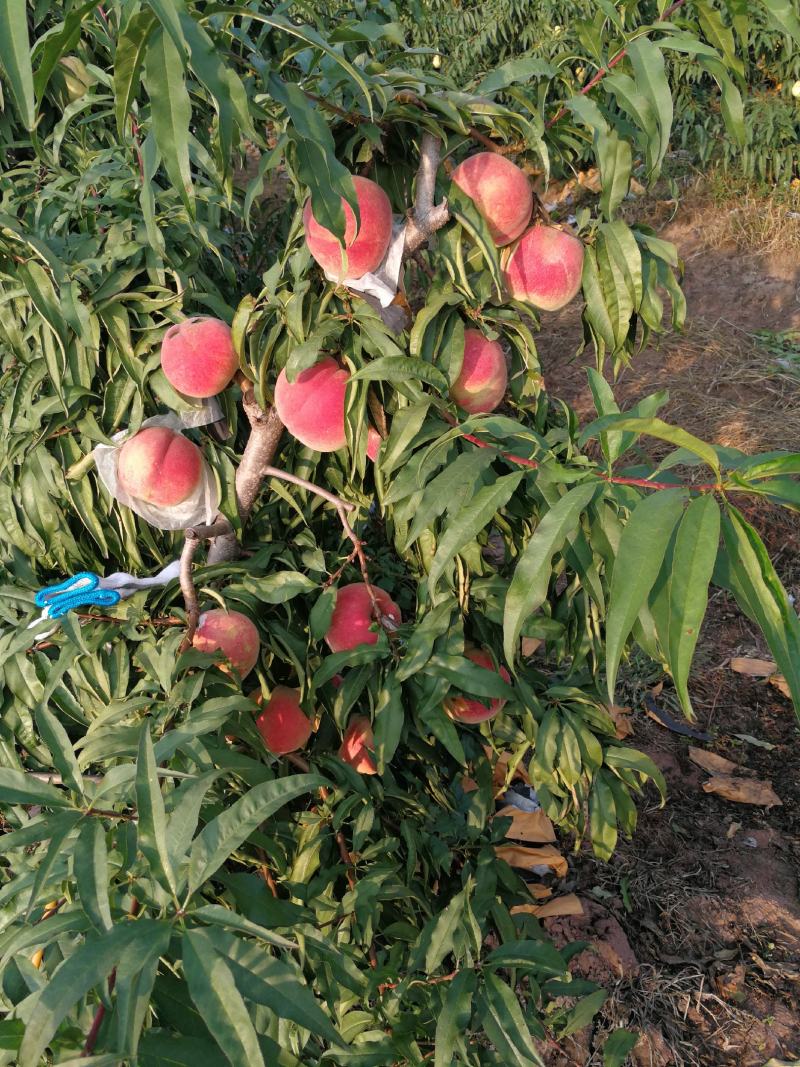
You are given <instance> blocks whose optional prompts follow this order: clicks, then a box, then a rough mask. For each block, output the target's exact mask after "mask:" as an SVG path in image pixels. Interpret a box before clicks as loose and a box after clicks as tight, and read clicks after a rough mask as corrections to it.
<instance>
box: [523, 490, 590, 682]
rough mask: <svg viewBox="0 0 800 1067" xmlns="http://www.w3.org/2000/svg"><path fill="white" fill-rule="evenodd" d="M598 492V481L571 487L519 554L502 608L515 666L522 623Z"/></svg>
mask: <svg viewBox="0 0 800 1067" xmlns="http://www.w3.org/2000/svg"><path fill="white" fill-rule="evenodd" d="M597 492H598V487H597V485H596V484H595V483H591V484H584V485H576V486H575V487H574V488H573V489H570V490H569V492H567V493H566V494H565V495H564V496H563V497H562V498H561V499H560V500H559V502H558V503H557V504H556V505H554V507H552V508H551V509H550V511H548V512H547V514H546V515H545V516H544V518H543V519H542V521H541V522H540V523H539V525H538V526H537V527H536V530H535V531H534V534H533V536H532V537H531V539H530V541H528V543H527V545H526V546H525V549H524V551H523V553H522V555H521V556H520V559H519V562H518V563H517V566H516V569H515V571H514V576H513V577H512V579H511V584H510V585H509V587H508V593H507V594H506V601H505V608H504V611H503V650H504V654H505V657H506V661H507V662H508V663H509V664H510V665H512V666H513V664H514V660H515V658H516V649H517V641H518V640H519V635H520V633H521V632H522V626H523V623H524V622H525V620H526V619H527V618H529V616H531V615H532V614H533V613H534V612H535V611H536V610H537V608H539V607H541V605H542V604H543V603H544V601H545V598H546V597H547V590H548V587H549V585H550V577H551V574H552V560H553V556H554V555H555V554H556V552H558V551H559V549H560V548H561V547H562V546H563V544H564V542H565V541H566V539H567V535H568V534H569V533H570V532H571V531H572V530H574V529H575V528H576V527H577V526H578V524H579V522H580V516H581V512H582V511H583V510H584V509H585V508H586V507H588V505H589V502H590V501H591V499H592V497H593V496H594V495H595V493H597Z"/></svg>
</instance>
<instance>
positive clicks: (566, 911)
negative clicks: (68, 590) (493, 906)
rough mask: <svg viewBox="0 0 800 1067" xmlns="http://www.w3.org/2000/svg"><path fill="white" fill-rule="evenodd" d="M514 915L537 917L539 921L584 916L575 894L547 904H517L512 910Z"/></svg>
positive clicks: (549, 901)
mask: <svg viewBox="0 0 800 1067" xmlns="http://www.w3.org/2000/svg"><path fill="white" fill-rule="evenodd" d="M511 914H512V915H535V916H536V917H537V918H538V919H552V918H555V917H556V916H565V915H583V905H582V904H581V902H580V900H579V899H578V897H576V896H575V894H574V893H567V894H566V895H565V896H563V897H555V898H554V899H553V900H548V901H547V903H546V904H517V905H516V907H514V908H511Z"/></svg>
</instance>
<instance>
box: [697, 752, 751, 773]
mask: <svg viewBox="0 0 800 1067" xmlns="http://www.w3.org/2000/svg"><path fill="white" fill-rule="evenodd" d="M689 759H690V760H691V761H692V763H696V764H697V766H698V767H702V768H703V770H704V771H708V773H709V774H734V773H735V772H736V771H738V770H739V767H738V765H737V764H736V763H734V762H733V761H732V760H729V759H725V757H724V756H719V755H717V753H716V752H708V751H707V750H706V749H704V748H693V747H690V748H689Z"/></svg>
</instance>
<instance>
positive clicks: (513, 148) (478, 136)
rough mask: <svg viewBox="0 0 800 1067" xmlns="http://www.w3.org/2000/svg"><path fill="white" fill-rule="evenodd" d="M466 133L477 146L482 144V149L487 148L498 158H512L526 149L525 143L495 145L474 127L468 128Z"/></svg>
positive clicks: (515, 142)
mask: <svg viewBox="0 0 800 1067" xmlns="http://www.w3.org/2000/svg"><path fill="white" fill-rule="evenodd" d="M467 133H468V134H469V135H470V137H471V138H472V140H473V141H477V142H478V144H482V145H483V147H484V148H488V149H489V151H490V152H494V153H496V155H498V156H513V155H516V154H517V152H524V151H525V149H526V148H527V147H528V145H527V142H525V141H514V142H513V143H512V144H495V142H494V141H493V140H492V139H491V138H490V137H487V136H486V134H485V133H481V131H480V130H477V129H476V128H475V127H474V126H470V127H468V129H467Z"/></svg>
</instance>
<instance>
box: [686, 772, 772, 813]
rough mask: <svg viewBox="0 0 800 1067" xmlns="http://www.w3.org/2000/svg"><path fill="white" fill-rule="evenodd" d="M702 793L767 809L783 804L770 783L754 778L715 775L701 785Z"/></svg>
mask: <svg viewBox="0 0 800 1067" xmlns="http://www.w3.org/2000/svg"><path fill="white" fill-rule="evenodd" d="M703 792H704V793H714V795H715V796H718V797H723V798H724V799H725V800H733V801H735V802H736V803H737V804H759V805H763V806H764V807H767V808H772V807H775V806H776V805H778V804H780V805H782V804H783V801H782V800H781V798H780V797H779V796H778V794H777V793H776V792H775V790H774V789H773V788H772V782H760V781H758V780H757V779H755V778H735V777H734V776H733V775H730V774H717V775H715V776H714V777H713V778H709V779H708V781H707V782H704V783H703Z"/></svg>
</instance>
